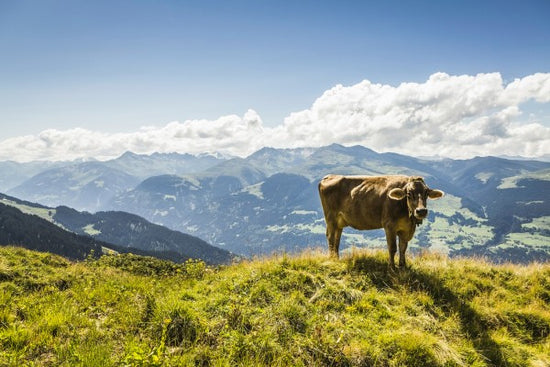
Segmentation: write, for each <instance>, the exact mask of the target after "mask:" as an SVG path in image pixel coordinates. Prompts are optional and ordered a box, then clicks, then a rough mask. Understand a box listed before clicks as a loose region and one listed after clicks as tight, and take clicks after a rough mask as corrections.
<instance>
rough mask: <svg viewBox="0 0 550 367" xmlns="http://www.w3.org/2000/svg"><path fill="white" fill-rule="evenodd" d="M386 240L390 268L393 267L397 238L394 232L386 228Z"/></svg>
mask: <svg viewBox="0 0 550 367" xmlns="http://www.w3.org/2000/svg"><path fill="white" fill-rule="evenodd" d="M386 242H387V243H388V252H389V253H390V263H389V265H390V268H391V269H395V253H396V252H397V238H396V235H395V232H393V231H390V230H387V229H386Z"/></svg>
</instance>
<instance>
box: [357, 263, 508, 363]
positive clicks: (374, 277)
mask: <svg viewBox="0 0 550 367" xmlns="http://www.w3.org/2000/svg"><path fill="white" fill-rule="evenodd" d="M346 261H347V265H348V270H350V271H351V272H359V273H361V274H364V275H365V276H367V277H368V278H370V280H371V281H372V283H373V284H374V286H375V287H376V288H378V289H379V290H381V291H383V290H387V289H397V288H402V287H404V288H408V289H409V290H410V291H423V292H426V293H427V294H429V295H430V296H431V298H432V299H433V301H434V305H436V306H438V307H440V308H441V309H442V310H443V311H444V312H445V313H446V314H452V313H456V314H457V315H459V317H460V325H461V331H462V332H463V333H464V334H465V335H466V337H467V338H469V339H470V340H471V341H472V343H473V346H474V348H475V349H476V351H477V352H478V353H479V354H480V355H481V356H482V357H483V358H484V359H485V360H486V362H487V363H488V364H489V365H493V366H506V365H508V363H507V361H506V360H505V359H504V356H503V353H502V350H501V346H500V345H499V344H498V343H496V342H495V341H494V340H493V339H492V338H491V336H490V335H489V333H488V329H489V325H488V323H487V321H486V320H485V319H484V318H483V316H482V315H480V314H479V313H478V312H477V311H476V310H475V309H473V308H472V307H471V306H470V305H469V304H468V302H467V301H465V300H464V299H462V298H461V296H460V295H459V294H457V293H455V292H453V290H452V289H451V288H449V287H448V286H447V285H445V283H444V281H443V280H442V279H440V278H439V277H437V276H436V275H433V274H429V273H427V272H425V271H422V270H421V269H415V268H406V269H398V270H395V271H391V270H390V269H389V268H388V262H387V259H382V258H380V257H375V256H354V257H351V258H349V259H347V260H346Z"/></svg>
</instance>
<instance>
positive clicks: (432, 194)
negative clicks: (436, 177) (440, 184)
mask: <svg viewBox="0 0 550 367" xmlns="http://www.w3.org/2000/svg"><path fill="white" fill-rule="evenodd" d="M443 195H445V193H444V192H443V191H441V190H431V189H430V191H428V197H429V198H430V199H439V198H440V197H442V196H443Z"/></svg>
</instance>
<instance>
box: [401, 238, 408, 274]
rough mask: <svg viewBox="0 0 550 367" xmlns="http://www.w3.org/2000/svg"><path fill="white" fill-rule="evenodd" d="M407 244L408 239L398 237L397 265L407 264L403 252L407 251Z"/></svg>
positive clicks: (403, 265) (402, 266)
mask: <svg viewBox="0 0 550 367" xmlns="http://www.w3.org/2000/svg"><path fill="white" fill-rule="evenodd" d="M408 244H409V241H405V240H404V239H403V238H401V237H399V267H400V268H404V267H405V266H407V262H406V260H405V252H406V251H407V245H408Z"/></svg>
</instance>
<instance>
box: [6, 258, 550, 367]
mask: <svg viewBox="0 0 550 367" xmlns="http://www.w3.org/2000/svg"><path fill="white" fill-rule="evenodd" d="M549 303H550V265H549V264H532V265H529V266H516V265H500V266H495V265H491V264H489V263H487V262H485V261H483V260H480V259H459V260H450V259H447V258H445V257H441V256H437V255H432V254H423V255H420V256H418V257H416V258H414V259H411V261H410V267H409V268H407V269H403V270H400V271H396V272H391V271H389V270H388V267H387V255H386V254H385V253H384V252H354V253H352V254H350V255H348V256H347V257H344V258H343V259H342V260H339V261H334V260H330V259H328V257H327V256H326V255H325V254H322V253H315V252H310V253H304V254H301V255H297V256H288V255H280V256H274V257H270V258H264V259H256V260H252V261H244V262H241V263H239V264H234V265H231V266H226V267H222V268H209V267H206V266H205V265H204V264H203V263H201V262H198V261H192V262H188V263H187V264H183V265H176V264H172V263H167V262H163V261H158V260H154V259H150V258H142V257H137V256H132V255H118V256H108V257H103V258H101V259H99V260H91V259H90V260H88V261H86V262H82V263H70V262H68V261H66V260H64V259H62V258H59V257H57V256H53V255H47V254H41V253H36V252H31V251H26V250H22V249H17V248H2V249H0V365H8V366H10V365H13V366H19V365H38V366H41V365H44V366H49V365H51V366H58V365H66V366H73V365H83V366H84V365H85V366H110V365H113V366H114V365H116V366H251V365H258V366H262V365H264V366H290V365H291V366H546V365H550V357H549V356H550V339H549V334H550V308H549Z"/></svg>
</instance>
